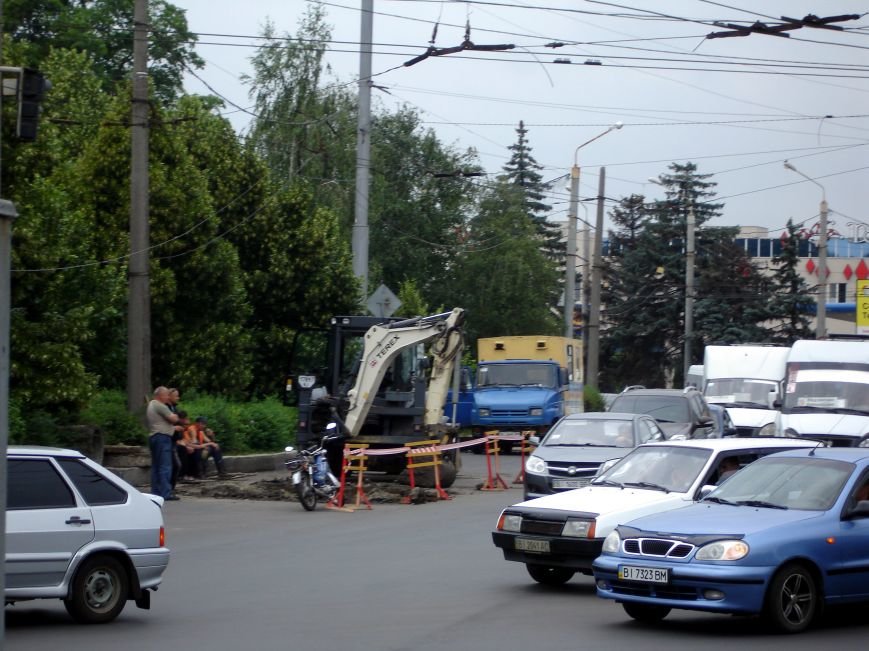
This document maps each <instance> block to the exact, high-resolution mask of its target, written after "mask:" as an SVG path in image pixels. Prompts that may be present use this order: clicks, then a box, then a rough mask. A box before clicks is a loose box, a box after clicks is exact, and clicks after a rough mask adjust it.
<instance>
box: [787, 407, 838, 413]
mask: <svg viewBox="0 0 869 651" xmlns="http://www.w3.org/2000/svg"><path fill="white" fill-rule="evenodd" d="M802 411H820V412H822V413H825V414H827V413H830V412H831V411H833V410H832V409H829V408H828V407H813V406H811V405H800V406H797V407H791V408H790V411H789V413H792V414H796V413H798V412H802ZM786 413H788V412H786Z"/></svg>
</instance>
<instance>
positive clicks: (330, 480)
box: [284, 423, 341, 511]
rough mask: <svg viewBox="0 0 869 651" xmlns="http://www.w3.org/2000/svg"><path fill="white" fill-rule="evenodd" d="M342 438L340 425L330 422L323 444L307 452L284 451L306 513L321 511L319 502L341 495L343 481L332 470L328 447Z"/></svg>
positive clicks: (312, 446)
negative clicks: (340, 489) (319, 500)
mask: <svg viewBox="0 0 869 651" xmlns="http://www.w3.org/2000/svg"><path fill="white" fill-rule="evenodd" d="M340 439H341V435H340V434H339V433H338V428H337V425H336V424H335V423H330V424H329V425H328V426H327V427H326V434H325V436H323V438H322V439H320V442H319V443H314V444H313V445H311V446H310V447H308V448H306V449H303V450H296V449H295V448H294V447H293V446H287V447H286V448H285V449H284V452H286V455H287V458H286V461H284V465H285V466H286V468H287V470H289V471H290V473H291V477H292V482H293V489H294V490H295V491H296V495H297V496H298V498H299V502H300V503H301V505H302V506H303V507H304V509H305V510H306V511H313V510H314V509H315V508H317V500H318V499H321V500H325V501H327V502H328V501H329V500H331V499H332V498H334V497H335V495H336V494H337V493H338V489H339V488H340V486H341V482H340V481H339V480H338V478H337V477H336V476H335V475H334V474H332V471H331V470H330V469H329V462H328V460H327V459H326V448H327V446H328V445H329V444H330V443H331V442H335V441H339V440H340Z"/></svg>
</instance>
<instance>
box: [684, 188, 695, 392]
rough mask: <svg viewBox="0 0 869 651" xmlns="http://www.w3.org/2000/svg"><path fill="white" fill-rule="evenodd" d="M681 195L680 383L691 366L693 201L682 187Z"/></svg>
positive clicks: (692, 327)
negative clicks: (683, 204)
mask: <svg viewBox="0 0 869 651" xmlns="http://www.w3.org/2000/svg"><path fill="white" fill-rule="evenodd" d="M682 193H683V196H684V197H685V202H686V203H687V204H688V219H687V224H686V230H687V237H686V244H685V357H684V360H683V364H682V383H683V384H684V383H685V382H686V381H687V380H688V369H690V368H691V340H692V339H693V338H694V227H695V220H694V201H693V200H692V199H691V198H690V197H688V191H687V189H686V188H684V187H683V189H682Z"/></svg>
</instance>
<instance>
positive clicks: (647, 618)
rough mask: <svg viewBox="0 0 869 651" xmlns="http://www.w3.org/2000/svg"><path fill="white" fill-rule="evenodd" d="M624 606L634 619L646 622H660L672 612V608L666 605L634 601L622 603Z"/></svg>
mask: <svg viewBox="0 0 869 651" xmlns="http://www.w3.org/2000/svg"><path fill="white" fill-rule="evenodd" d="M622 608H624V609H625V612H626V613H627V614H628V615H629V616H630V617H631V618H633V619H635V620H637V621H638V622H644V623H646V624H654V623H655V622H660V621H661V620H662V619H664V618H665V617H666V616H667V615H669V614H670V609H669V608H667V607H666V606H654V605H650V604H637V603H632V602H627V601H626V602H624V603H622Z"/></svg>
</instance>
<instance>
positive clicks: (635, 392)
mask: <svg viewBox="0 0 869 651" xmlns="http://www.w3.org/2000/svg"><path fill="white" fill-rule="evenodd" d="M692 392H697V393H699V391H698V390H697V389H695V388H694V387H685V388H684V389H631V388H627V389H625V390H624V391H622V392H621V393H620V394H618V395H620V396H621V395H632V396H685V395H688V394H689V393H692Z"/></svg>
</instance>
